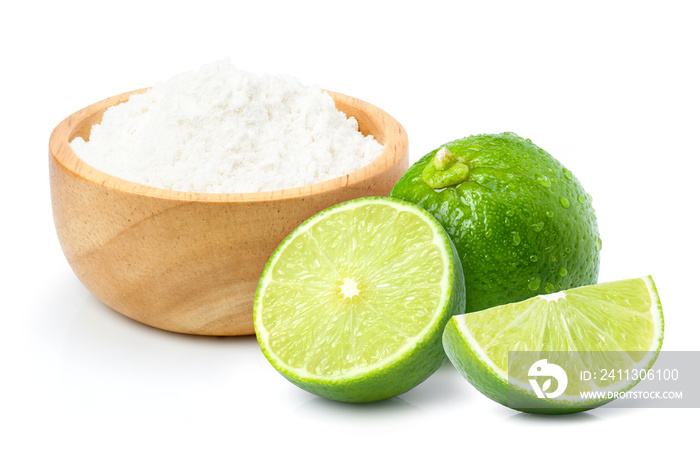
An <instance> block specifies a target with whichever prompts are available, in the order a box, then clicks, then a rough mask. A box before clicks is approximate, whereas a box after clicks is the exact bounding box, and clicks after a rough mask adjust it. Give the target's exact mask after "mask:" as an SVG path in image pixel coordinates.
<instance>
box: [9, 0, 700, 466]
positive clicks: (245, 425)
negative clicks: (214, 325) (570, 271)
mask: <svg viewBox="0 0 700 466" xmlns="http://www.w3.org/2000/svg"><path fill="white" fill-rule="evenodd" d="M526 3H527V4H526ZM183 4H185V2H178V1H172V2H167V3H166V2H163V3H160V4H151V3H149V2H146V1H138V2H134V1H120V2H118V3H117V2H115V3H113V4H110V5H106V4H103V3H102V2H96V1H90V2H74V1H60V2H44V3H41V2H38V3H37V2H13V3H11V4H9V5H5V6H3V11H2V14H1V15H0V39H1V40H0V47H1V52H2V55H1V59H2V62H1V63H2V71H1V72H0V80H1V81H2V90H3V95H2V100H0V115H1V117H2V121H1V122H0V123H1V125H0V130H1V131H2V143H3V147H4V150H3V170H2V172H1V175H0V176H1V177H2V183H0V189H2V197H1V199H2V218H3V220H2V228H0V244H1V245H2V257H1V260H2V265H3V267H2V269H1V270H2V272H0V273H2V280H1V281H0V282H1V283H2V296H3V299H2V304H0V307H1V308H2V321H3V328H4V331H3V333H2V337H0V354H1V356H0V357H1V358H2V361H1V362H2V365H1V366H0V368H1V369H2V371H1V372H0V373H1V374H2V375H1V376H0V403H1V404H2V405H1V406H2V407H1V408H0V425H2V427H4V433H2V434H1V435H2V437H0V438H2V441H1V442H0V444H1V445H2V446H0V462H1V463H2V464H91V465H95V464H112V463H114V464H148V463H151V464H166V463H168V464H205V463H206V462H216V463H224V462H228V463H250V462H253V461H255V462H259V463H260V464H269V463H271V462H272V461H273V460H277V461H296V460H297V459H300V460H303V461H305V462H306V463H309V464H323V463H340V464H344V463H353V462H357V461H362V462H364V463H369V464H378V463H380V462H383V463H385V464H398V463H399V462H406V463H408V464H415V463H426V462H430V464H438V463H439V462H440V461H451V462H452V463H451V464H467V463H477V462H482V463H483V462H488V463H489V464H498V463H501V462H505V461H510V462H525V463H528V462H532V463H538V464H547V463H551V462H554V463H552V464H562V462H567V463H570V462H573V463H578V462H584V461H585V462H588V461H591V462H593V461H595V462H603V463H607V462H610V461H612V460H613V459H614V458H618V459H621V458H625V460H626V461H630V462H631V464H645V463H652V462H654V463H655V462H660V461H668V460H671V458H674V459H675V460H676V461H678V460H680V458H682V457H683V456H686V454H690V455H694V454H695V453H694V452H695V451H696V447H697V444H696V443H697V423H698V421H700V417H699V416H698V410H691V409H637V410H632V409H598V410H595V411H592V412H589V413H583V414H580V415H575V416H568V417H537V416H531V415H525V414H519V413H517V412H515V411H512V410H509V409H508V408H505V407H502V406H500V405H498V404H496V403H494V402H492V401H490V400H489V399H487V398H485V397H484V396H482V395H481V394H480V393H478V392H477V391H476V390H474V389H473V388H472V387H471V386H470V385H469V384H468V382H466V381H465V380H463V379H462V378H461V376H460V375H459V374H458V373H457V372H456V371H455V370H454V369H453V368H452V367H451V366H450V365H449V364H447V365H445V366H443V367H442V368H441V369H440V370H439V371H438V372H437V373H436V374H435V375H434V376H433V377H431V378H430V379H428V380H427V381H426V382H425V383H423V384H422V385H420V386H419V387H417V388H415V389H414V390H412V391H410V392H408V393H406V394H404V395H402V396H400V397H398V398H395V399H392V400H389V401H386V402H381V403H376V404H369V405H346V404H340V403H335V402H329V401H326V400H324V399H321V398H317V397H314V396H312V395H310V394H308V393H306V392H304V391H302V390H300V389H298V388H296V387H294V386H293V385H291V384H290V383H288V382H287V381H285V380H284V379H283V378H282V377H281V376H280V375H278V374H277V373H276V372H275V371H274V370H273V369H272V367H271V366H270V365H269V364H268V363H267V361H266V360H265V359H264V357H263V355H262V353H261V352H260V350H259V348H258V346H257V343H256V340H255V338H254V337H241V338H215V337H195V336H186V335H177V334H172V333H168V332H164V331H160V330H156V329H153V328H149V327H146V326H144V325H141V324H138V323H136V322H133V321H131V320H129V319H127V318H125V317H123V316H121V315H120V314H118V313H116V312H114V311H112V310H110V309H109V308H107V307H106V306H104V305H102V304H101V303H100V302H99V301H97V300H96V299H95V298H94V297H92V295H91V294H90V293H89V292H88V291H87V290H86V289H85V288H84V287H83V286H82V285H81V283H80V282H79V281H78V280H77V279H76V277H75V276H74V275H73V273H72V272H71V270H70V268H69V266H68V264H67V262H66V261H65V259H64V257H63V255H62V252H61V249H60V246H59V244H58V241H57V239H56V235H55V231H54V226H53V221H52V216H51V203H50V197H49V180H48V138H49V134H50V132H51V130H52V129H53V127H54V126H55V125H56V124H58V123H59V122H60V121H61V120H62V119H63V118H64V117H66V116H67V115H68V114H70V113H73V112H74V111H76V110H78V109H80V108H82V107H84V106H86V105H88V104H90V103H93V102H95V101H98V100H101V99H103V98H106V97H108V96H112V95H115V94H118V93H121V92H125V91H129V90H132V89H137V88H141V87H145V86H149V85H152V84H154V83H155V82H157V81H159V80H163V79H166V78H168V77H170V76H172V75H174V74H177V73H179V72H181V71H186V70H193V69H197V68H199V67H200V66H201V65H202V64H204V63H208V62H211V61H214V60H218V59H220V58H224V57H231V58H232V60H233V62H234V63H235V64H236V66H238V67H239V68H242V69H245V70H249V71H254V72H258V73H263V72H272V73H286V74H291V75H296V76H298V77H299V78H301V79H302V81H304V82H306V83H308V84H312V83H317V84H319V85H321V86H322V87H324V88H327V89H332V90H335V91H338V92H342V93H346V94H350V95H353V96H355V97H358V98H360V99H363V100H366V101H368V102H371V103H373V104H375V105H377V106H379V107H380V108H382V109H384V110H386V111H388V112H389V113H391V114H392V115H393V116H394V117H395V118H396V119H398V120H399V121H400V122H401V123H402V124H403V125H404V127H405V128H406V130H407V132H408V135H409V141H410V152H411V161H415V160H417V159H418V158H419V157H420V156H421V155H423V154H424V153H426V152H428V151H430V150H432V149H433V148H435V147H437V146H438V145H440V144H441V143H444V142H446V141H449V140H452V139H456V138H460V137H463V136H467V135H469V134H475V133H481V132H501V131H515V132H517V133H518V134H519V135H521V136H523V137H528V138H531V139H532V140H533V141H534V142H535V143H536V144H538V145H540V146H541V147H543V148H544V149H545V150H547V151H549V152H550V153H551V154H553V155H554V156H555V157H557V158H558V159H559V160H560V161H561V162H562V163H563V164H564V165H565V166H566V167H568V168H569V169H571V170H572V171H573V172H574V174H576V176H577V177H578V178H579V179H580V180H581V182H582V183H583V185H584V187H585V188H586V190H587V191H588V192H589V193H590V194H592V196H593V204H594V207H595V208H596V211H597V213H598V221H599V226H600V231H601V237H602V239H603V250H602V266H601V271H600V280H601V281H609V280H616V279H622V278H632V277H636V276H641V275H644V274H648V273H650V274H652V275H653V277H654V279H655V280H656V283H657V286H658V290H659V292H660V295H661V299H662V302H663V305H664V312H665V318H666V338H665V343H664V349H666V350H700V344H699V343H698V332H699V331H700V317H699V313H700V306H698V300H697V289H698V285H697V273H696V271H697V270H698V265H699V264H700V254H699V253H698V249H699V248H698V243H699V241H700V240H699V239H698V233H699V229H698V226H697V225H698V220H697V218H698V214H697V204H698V193H697V185H698V182H697V179H698V175H699V173H700V163H699V162H698V157H699V156H700V149H699V147H700V138H699V136H700V91H699V83H700V67H699V64H698V62H699V59H700V53H699V49H700V32H699V30H700V29H699V28H698V20H699V18H700V8H699V7H698V4H697V3H694V2H674V1H664V2H615V1H610V2H595V1H586V2H581V3H578V4H575V3H573V2H513V3H504V2H484V3H483V4H478V5H477V4H470V3H468V2H449V3H448V2H441V1H435V0H430V1H423V2H392V3H389V2H386V3H383V2H378V1H375V2H365V1H352V2H332V1H327V2H304V1H290V2H284V3H283V2H279V3H272V2H252V1H249V2H226V3H225V2H209V1H204V0H198V1H196V2H188V6H187V7H182V5H183ZM222 5H225V6H222ZM689 461H691V460H689ZM456 462H459V463H456Z"/></svg>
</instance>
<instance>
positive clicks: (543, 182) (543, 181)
mask: <svg viewBox="0 0 700 466" xmlns="http://www.w3.org/2000/svg"><path fill="white" fill-rule="evenodd" d="M535 181H537V183H538V184H540V185H542V186H544V187H545V188H549V187H550V186H552V182H551V181H549V178H547V177H546V176H545V175H537V176H535Z"/></svg>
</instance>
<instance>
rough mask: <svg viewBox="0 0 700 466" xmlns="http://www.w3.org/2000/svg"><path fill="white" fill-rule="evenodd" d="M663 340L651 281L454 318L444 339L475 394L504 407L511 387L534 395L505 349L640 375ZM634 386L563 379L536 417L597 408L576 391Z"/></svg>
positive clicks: (524, 371)
mask: <svg viewBox="0 0 700 466" xmlns="http://www.w3.org/2000/svg"><path fill="white" fill-rule="evenodd" d="M662 340H663V314H662V310H661V303H660V301H659V296H658V293H657V291H656V287H655V285H654V282H653V280H652V278H651V277H649V276H648V277H643V278H637V279H631V280H621V281H616V282H610V283H602V284H598V285H591V286H585V287H580V288H575V289H571V290H566V291H560V292H557V293H553V294H549V295H542V296H537V297H534V298H530V299H528V300H526V301H522V302H519V303H511V304H505V305H502V306H497V307H494V308H491V309H487V310H484V311H481V312H475V313H471V314H466V315H460V316H455V317H453V318H452V319H451V320H450V322H449V323H448V325H447V327H446V329H445V334H444V335H443V342H444V344H445V349H446V351H447V354H448V356H449V358H450V360H451V361H452V362H453V363H454V365H455V366H456V367H457V368H458V369H459V370H460V371H461V372H462V373H463V375H464V376H465V377H466V378H467V379H468V380H469V381H470V382H471V383H472V384H473V385H474V386H475V387H476V388H477V389H479V390H480V391H482V392H483V393H484V394H486V395H487V396H489V397H491V398H492V399H494V400H496V401H498V402H500V403H502V404H505V405H508V395H509V392H508V390H510V391H511V392H510V394H511V395H512V391H513V390H516V391H519V392H523V393H520V395H522V396H525V397H527V396H531V397H532V396H533V395H532V393H529V392H528V387H529V382H528V369H529V365H528V367H514V366H513V365H512V360H511V359H509V358H512V355H513V353H511V352H514V351H521V352H535V353H547V354H548V357H549V363H550V364H551V363H554V364H558V365H560V366H562V367H565V368H567V369H570V370H571V372H572V373H573V374H579V373H580V371H581V370H588V371H590V372H591V373H593V374H595V373H596V372H597V373H601V371H602V370H603V369H608V370H609V369H621V370H624V369H629V368H636V369H645V370H646V369H649V368H650V367H651V365H652V364H653V362H654V360H655V359H656V356H657V355H658V352H659V350H660V348H661V343H662ZM553 352H556V353H554V354H553ZM535 358H536V359H537V358H538V356H535ZM509 362H510V364H509ZM509 375H510V376H511V377H510V379H509V378H508V376H509ZM634 383H636V381H630V380H627V381H620V380H601V379H594V378H591V379H589V380H578V379H576V378H575V377H574V378H572V377H569V380H568V385H567V387H566V391H565V392H564V396H562V397H561V398H558V399H557V400H554V399H546V400H533V401H534V402H535V405H536V407H537V408H541V409H542V411H536V412H547V410H548V409H552V410H554V411H553V412H556V410H557V409H560V410H565V411H566V412H572V411H581V410H583V409H590V408H592V407H595V406H597V405H600V404H602V403H601V402H600V401H599V400H598V401H596V402H591V401H589V400H580V399H577V398H576V395H578V394H580V392H581V391H590V390H595V389H603V388H604V389H607V390H611V389H615V390H628V389H629V388H631V387H632V386H633V385H634ZM513 384H515V385H517V387H513ZM533 406H534V405H533Z"/></svg>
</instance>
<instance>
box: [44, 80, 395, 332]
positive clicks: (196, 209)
mask: <svg viewBox="0 0 700 466" xmlns="http://www.w3.org/2000/svg"><path fill="white" fill-rule="evenodd" d="M145 90H146V89H141V90H138V91H133V92H129V93H125V94H121V95H118V96H114V97H111V98H109V99H106V100H103V101H101V102H98V103H96V104H93V105H91V106H89V107H86V108H84V109H82V110H80V111H78V112H76V113H74V114H73V115H71V116H69V117H68V118H66V119H65V120H64V121H62V122H61V123H60V124H59V125H58V126H57V127H56V129H55V130H54V131H53V133H52V134H51V138H50V141H49V152H50V157H49V169H50V178H51V200H52V205H53V213H54V221H55V224H56V231H57V233H58V238H59V241H60V243H61V247H62V248H63V252H64V254H65V256H66V259H68V263H69V264H70V266H71V267H72V269H73V271H74V272H75V274H76V275H77V276H78V278H79V279H80V281H81V282H83V284H84V285H85V286H86V287H87V288H88V289H89V290H90V291H91V292H92V293H93V294H94V295H95V296H96V297H97V298H99V299H100V300H101V301H102V302H104V303H105V304H107V305H108V306H109V307H111V308H113V309H115V310H116V311H118V312H120V313H122V314H124V315H126V316H128V317H130V318H132V319H135V320H137V321H139V322H142V323H144V324H148V325H151V326H153V327H158V328H161V329H165V330H170V331H174V332H181V333H191V334H201V335H247V334H252V333H254V331H253V315H252V312H253V311H252V309H253V298H254V295H255V289H256V287H257V284H258V279H259V277H260V274H261V272H262V270H263V267H264V266H265V263H266V262H267V259H268V258H269V256H270V254H271V253H272V252H273V251H274V249H275V248H276V247H277V245H278V244H279V243H280V241H282V239H284V237H285V236H287V235H288V234H289V233H290V232H291V231H292V230H293V229H294V228H295V227H296V226H297V225H299V224H300V223H301V222H303V221H304V220H306V219H307V218H308V217H310V216H311V215H313V214H315V213H317V212H319V211H321V210H323V209H325V208H326V207H329V206H331V205H334V204H337V203H338V202H342V201H346V200H349V199H354V198H358V197H364V196H386V195H388V194H389V192H390V191H391V188H392V187H393V185H394V184H395V183H396V181H397V180H398V179H399V178H400V177H401V175H403V173H404V172H405V171H406V169H407V168H408V139H407V137H406V133H405V131H404V129H403V128H402V127H401V125H400V124H399V123H398V122H397V121H396V120H394V119H393V118H392V117H391V116H389V115H388V114H387V113H385V112H383V111H382V110H380V109H378V108H376V107H374V106H372V105H370V104H368V103H366V102H363V101H361V100H358V99H355V98H353V97H349V96H345V95H342V94H338V93H334V92H329V94H330V95H331V97H333V100H334V101H335V103H336V107H337V108H338V110H340V111H342V112H344V113H346V114H347V115H349V116H354V117H355V118H356V119H357V121H358V123H359V127H360V131H362V132H363V133H364V134H372V135H373V136H374V137H375V138H376V139H377V140H378V141H379V142H380V143H382V144H384V152H383V153H382V154H381V156H380V157H379V158H377V159H376V160H375V161H374V162H372V163H370V164H369V165H367V166H365V167H363V168H361V169H360V170H358V171H355V172H353V173H350V174H348V175H345V176H342V177H340V178H335V179H332V180H328V181H324V182H321V183H316V184H313V185H309V186H303V187H299V188H291V189H284V190H278V191H268V192H260V193H250V194H237V193H236V194H208V193H187V192H180V191H169V190H165V189H160V188H154V187H150V186H144V185H140V184H136V183H132V182H129V181H125V180H122V179H119V178H116V177H113V176H110V175H108V174H106V173H102V172H100V171H98V170H96V169H94V168H93V167H91V166H89V165H87V164H86V163H84V162H83V161H82V160H80V159H79V158H78V157H77V156H76V155H75V153H74V152H73V151H72V149H71V148H70V141H72V140H73V139H74V138H75V137H77V136H81V137H83V138H84V139H86V140H87V139H88V138H89V135H90V129H91V127H92V125H93V124H95V123H99V122H100V121H101V119H102V114H103V113H104V111H105V110H106V109H107V108H108V107H110V106H112V105H116V104H118V103H121V102H125V101H126V100H128V98H129V96H130V95H131V94H133V93H136V92H145Z"/></svg>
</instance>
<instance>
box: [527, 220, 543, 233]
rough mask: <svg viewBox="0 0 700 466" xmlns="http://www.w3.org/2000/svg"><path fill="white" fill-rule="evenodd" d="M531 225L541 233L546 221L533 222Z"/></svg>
mask: <svg viewBox="0 0 700 466" xmlns="http://www.w3.org/2000/svg"><path fill="white" fill-rule="evenodd" d="M530 226H531V227H532V229H533V230H535V231H536V232H538V233H539V232H540V231H542V228H544V222H537V223H533V224H532V225H530Z"/></svg>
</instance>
